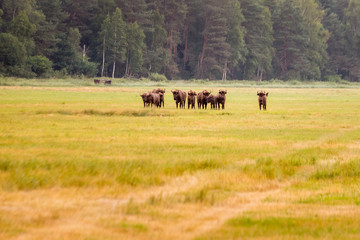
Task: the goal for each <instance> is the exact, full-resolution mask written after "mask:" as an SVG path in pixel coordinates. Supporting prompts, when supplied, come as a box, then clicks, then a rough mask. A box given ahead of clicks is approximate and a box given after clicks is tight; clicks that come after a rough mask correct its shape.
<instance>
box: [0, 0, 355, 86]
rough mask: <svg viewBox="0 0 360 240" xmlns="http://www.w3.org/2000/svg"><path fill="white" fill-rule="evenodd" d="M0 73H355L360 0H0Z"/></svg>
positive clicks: (326, 76) (305, 76)
mask: <svg viewBox="0 0 360 240" xmlns="http://www.w3.org/2000/svg"><path fill="white" fill-rule="evenodd" d="M0 7H1V10H0V15H1V19H0V29H1V33H0V74H1V75H3V76H17V77H53V76H64V75H77V76H81V75H84V76H89V77H93V76H102V77H113V78H114V77H137V78H138V77H149V76H150V75H151V74H163V75H165V76H166V77H167V78H168V79H223V80H226V79H256V80H258V81H261V80H268V79H274V78H276V79H282V80H288V79H298V80H333V79H337V78H339V79H340V78H341V79H347V80H350V81H359V80H360V29H359V28H360V1H358V0H131V1H129V0H0Z"/></svg>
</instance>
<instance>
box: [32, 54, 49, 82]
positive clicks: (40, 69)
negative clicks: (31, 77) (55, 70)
mask: <svg viewBox="0 0 360 240" xmlns="http://www.w3.org/2000/svg"><path fill="white" fill-rule="evenodd" d="M28 64H29V65H30V67H31V71H33V72H34V73H35V74H36V76H37V77H40V76H44V75H46V74H47V73H49V72H51V71H52V62H51V61H50V60H49V59H48V58H47V57H44V56H33V57H29V58H28Z"/></svg>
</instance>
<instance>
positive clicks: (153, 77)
mask: <svg viewBox="0 0 360 240" xmlns="http://www.w3.org/2000/svg"><path fill="white" fill-rule="evenodd" d="M149 79H150V81H154V82H166V81H167V78H166V76H165V75H163V74H159V73H151V74H150V76H149Z"/></svg>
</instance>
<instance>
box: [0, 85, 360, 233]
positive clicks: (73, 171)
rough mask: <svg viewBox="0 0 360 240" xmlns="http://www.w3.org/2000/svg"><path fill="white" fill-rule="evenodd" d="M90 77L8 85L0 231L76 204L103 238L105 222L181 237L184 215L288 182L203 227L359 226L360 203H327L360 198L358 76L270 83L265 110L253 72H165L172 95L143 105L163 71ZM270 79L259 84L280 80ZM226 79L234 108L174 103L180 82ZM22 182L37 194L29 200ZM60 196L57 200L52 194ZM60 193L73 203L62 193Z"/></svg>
mask: <svg viewBox="0 0 360 240" xmlns="http://www.w3.org/2000/svg"><path fill="white" fill-rule="evenodd" d="M11 81H15V80H14V79H13V80H11ZM21 81H25V80H21ZM29 81H30V82H31V81H32V80H29ZM74 81H77V80H74ZM84 81H88V84H89V85H88V86H86V85H83V86H84V87H79V85H76V84H77V83H75V82H74V85H72V87H69V88H67V87H39V88H30V87H1V89H0V119H1V121H0V193H1V195H0V196H1V197H0V200H1V201H3V202H4V206H5V207H4V208H0V214H1V215H0V229H5V228H6V229H8V230H6V231H5V232H4V231H3V232H1V231H0V238H4V239H7V238H10V237H12V236H15V237H19V236H20V235H21V234H22V233H23V232H26V233H29V234H30V235H31V234H34V233H33V232H37V231H36V230H37V229H38V228H44V229H46V228H47V227H48V225H47V224H49V222H50V223H53V222H54V221H56V222H62V221H63V223H64V222H65V223H68V222H71V221H72V218H71V217H69V216H72V214H75V213H76V214H77V215H76V222H82V223H84V224H85V223H86V224H87V223H89V222H91V223H92V224H93V226H99V228H101V231H100V230H99V228H96V227H95V228H94V229H96V231H95V230H89V231H90V232H91V233H93V234H95V235H94V236H99V237H98V238H99V239H104V238H106V236H109V235H107V234H109V232H111V234H110V235H111V237H109V239H117V238H126V239H139V238H140V239H141V238H142V239H149V238H158V239H174V238H177V239H182V237H184V238H187V237H188V236H185V235H183V234H187V233H188V231H190V230H188V231H185V230H184V229H181V228H176V224H180V226H182V224H184V225H186V222H190V223H191V221H196V218H193V217H192V216H193V215H195V214H197V213H198V212H201V211H206V210H209V209H210V210H211V209H213V208H214V209H215V210H216V209H217V208H224V209H225V208H227V207H234V209H241V208H243V207H246V204H249V206H252V205H251V203H252V201H253V200H254V199H252V198H251V196H256V193H257V192H260V193H262V192H264V193H266V192H267V191H270V190H272V189H276V188H280V186H283V185H286V186H287V187H286V188H281V189H280V190H281V191H279V195H274V196H272V195H271V196H269V197H268V198H266V199H264V200H261V201H257V202H258V204H259V207H256V208H254V209H251V211H252V213H251V212H250V213H249V212H248V211H244V212H243V214H239V216H232V217H231V220H229V221H228V222H227V223H225V224H224V225H222V224H221V222H220V223H219V224H220V225H216V226H215V227H214V228H215V229H218V230H209V233H204V234H200V236H199V238H200V239H234V238H235V239H236V238H242V237H243V238H247V239H252V238H258V239H260V238H267V239H271V238H274V239H276V237H277V236H280V238H285V239H303V238H307V239H314V238H320V239H323V238H330V239H335V238H336V239H350V238H358V237H359V235H360V233H359V231H358V228H357V227H356V226H355V223H351V222H350V219H352V217H354V218H353V219H355V220H356V219H357V218H356V216H353V215H351V214H350V213H349V212H341V214H339V215H338V216H337V217H338V218H337V219H338V220H339V222H335V220H334V219H335V217H334V216H335V215H334V214H333V213H332V212H330V213H329V212H327V213H326V214H328V215H326V214H325V213H324V212H326V210H324V209H322V208H321V206H322V205H326V206H335V205H341V206H342V207H343V208H349V209H350V208H352V207H354V206H358V204H359V202H358V201H357V200H356V199H357V198H358V196H359V188H358V185H357V184H356V183H357V182H358V180H359V174H360V165H359V155H360V148H359V143H360V137H359V136H360V126H359V123H358V122H359V121H358V119H359V113H358V111H356V109H357V108H358V105H359V104H358V99H359V97H360V93H359V91H358V90H357V89H351V88H348V89H339V88H336V89H330V88H326V89H323V88H312V89H310V88H309V89H302V88H283V87H282V88H271V89H270V90H269V92H270V94H269V98H268V110H267V111H259V109H258V103H257V96H256V90H257V89H258V88H257V87H259V86H260V85H257V83H256V84H254V85H252V86H251V87H250V88H246V87H244V86H246V85H241V84H242V83H234V85H230V83H229V85H227V84H228V83H219V82H209V84H207V82H206V83H205V85H204V83H199V82H197V81H194V82H192V83H188V82H176V84H175V83H174V82H171V81H169V82H166V83H161V84H164V85H161V86H166V89H167V91H166V94H165V108H161V109H155V108H153V109H151V108H144V107H143V104H142V101H141V98H140V96H139V94H141V93H142V92H144V91H149V90H151V89H152V88H154V87H153V86H152V85H151V84H153V83H149V84H143V85H141V84H142V83H141V82H140V81H139V82H134V85H131V84H129V85H130V86H127V87H119V86H121V84H122V83H121V82H118V83H117V82H116V81H115V82H114V85H115V86H117V87H103V86H96V87H95V86H94V87H89V86H91V79H88V80H84ZM33 83H34V84H35V83H36V84H39V85H38V86H45V85H46V86H51V84H49V83H46V82H45V83H41V81H40V82H36V81H34V82H33ZM135 83H136V84H139V87H136V86H135ZM61 84H62V83H61V81H60V85H61ZM117 84H118V85H117ZM177 84H179V85H177ZM236 84H238V85H236ZM261 84H262V83H261ZM264 84H265V83H264ZM269 84H270V85H266V84H265V85H263V86H261V89H264V88H263V87H266V89H265V90H267V89H268V88H270V87H274V86H275V85H271V83H269ZM274 84H275V83H274ZM14 85H16V84H14ZM29 85H31V84H29ZM29 85H28V86H29ZM54 86H56V84H55V83H54ZM63 86H65V85H63ZM75 86H77V87H75ZM154 86H155V85H154ZM157 86H159V85H157ZM157 86H156V87H157ZM219 86H221V87H226V88H227V90H228V95H227V100H226V101H227V102H226V108H225V110H211V109H207V110H200V109H195V110H191V109H176V107H175V103H174V101H173V98H172V94H171V93H170V90H171V89H173V88H179V89H183V90H188V89H190V88H191V89H193V90H195V91H200V90H202V89H204V88H207V89H209V90H212V91H213V93H214V92H216V91H217V90H218V88H219ZM319 86H320V85H318V86H316V87H319ZM255 87H256V88H255ZM351 87H355V88H357V85H356V84H354V85H351ZM74 189H75V190H74ZM163 191H164V192H163ZM54 192H55V193H56V194H58V192H61V194H64V195H65V197H63V198H64V199H62V200H61V194H60V193H59V194H58V195H56V194H55V193H54ZM38 193H39V194H38ZM239 193H244V194H245V196H244V197H243V198H241V197H239V196H238V194H239ZM247 193H249V196H250V197H246V194H247ZM83 194H84V195H83ZM252 194H253V195H252ZM54 195H55V197H54ZM3 196H4V197H3ZM24 196H26V197H28V199H30V200H28V201H31V200H32V198H33V197H34V196H36V197H37V198H38V199H35V200H34V201H31V203H30V202H28V201H26V200H25V198H24ZM29 196H31V197H30V198H29ZM50 196H53V198H52V199H53V200H48V201H49V202H46V201H45V200H44V199H48V198H49V197H50ZM95 196H96V197H95ZM129 196H130V197H131V199H133V200H131V199H130V200H129ZM137 196H138V197H139V196H140V197H139V198H141V197H142V198H141V199H138V198H136V197H137ZM234 196H235V197H234ZM240 196H241V195H240ZM58 197H59V199H58ZM110 197H111V198H114V199H115V200H114V201H113V200H112V199H108V198H110ZM94 198H96V199H95V200H94ZM97 198H99V199H97ZM232 198H234V199H235V200H234V199H232ZM49 199H50V198H49ZM54 199H57V200H56V201H55V200H54ZM70 199H71V201H70ZM77 199H81V201H80V200H79V201H80V202H76V201H77ZM119 199H120V200H124V199H125V200H126V201H125V200H124V201H123V202H124V203H125V204H123V205H121V204H120V203H118V202H121V201H120V200H119ZM43 200H44V201H45V202H42V201H43ZM255 200H256V199H255ZM61 201H64V202H69V204H72V203H71V202H72V201H74V202H75V203H74V205H71V206H70V207H65V205H66V204H62V202H61ZM98 201H99V202H100V203H99V204H98V205H97V203H98ZM101 201H104V202H107V201H108V202H110V203H112V204H111V205H106V204H102V202H101ZM40 202H41V204H40ZM58 202H60V205H61V206H60V207H59V205H57V204H58ZM12 204H13V205H14V206H16V208H12V207H11V206H13V205H12ZM20 205H23V206H26V207H25V208H20V207H19V206H20ZM118 205H119V206H118ZM120 205H121V206H120ZM228 205H229V206H228ZM55 206H56V207H55ZM66 206H67V205H66ZM79 206H86V207H83V208H79ZM33 208H34V209H37V211H38V212H42V211H45V210H46V208H49V210H48V211H49V212H48V215H46V216H43V215H41V214H40V213H36V214H35V213H32V212H30V213H29V211H30V210H31V209H33ZM9 209H10V210H9ZM13 209H17V210H13ZM24 209H26V210H24ZM90 209H91V210H90ZM245 209H246V208H245ZM309 209H310V210H309ZM335 210H337V211H339V210H338V209H335ZM335 210H334V211H335ZM62 212H66V214H65V213H64V215H63V213H62ZM215 212H216V211H215ZM224 212H227V213H229V212H231V211H230V210H228V209H227V210H226V211H224ZM210 213H211V211H210ZM312 213H314V214H312ZM26 214H29V216H31V217H29V219H45V220H42V221H43V222H41V221H40V223H39V224H37V225H36V226H35V225H31V224H29V222H31V221H30V220H29V219H27V218H26V219H25V218H24V219H22V218H19V215H26ZM315 214H317V215H315ZM65 215H66V216H65ZM98 215H101V216H98ZM2 216H7V218H4V217H2ZM51 216H54V217H51ZM200 216H201V214H200ZM204 216H208V215H206V214H204ZM327 216H330V217H327ZM212 217H214V218H216V217H217V216H212ZM54 219H55V220H54ZM74 219H75V218H74ZM183 220H184V221H185V222H184V223H183V222H182V221H183ZM74 221H75V220H74ZM204 221H206V219H205V220H204ZM214 222H216V221H214ZM71 223H72V224H73V223H74V222H71ZM196 224H201V223H199V222H197V223H196ZM196 224H194V226H197V225H196ZM189 225H191V224H189ZM60 226H62V225H60ZM171 226H175V227H174V228H172V229H173V230H171V232H170V233H169V232H167V230H166V229H168V228H169V227H171ZM329 226H331V227H330V228H329ZM29 229H31V230H32V231H33V232H31V231H30V230H29ZM66 229H67V228H65V227H60V228H59V229H57V231H59V234H60V235H59V236H61V237H62V238H67V237H69V239H76V237H78V238H79V236H80V238H82V239H85V238H86V237H88V236H89V235H86V234H90V233H85V232H84V230H78V232H77V234H78V235H77V234H75V235H71V234H68V232H64V231H66ZM79 229H83V226H82V225H79ZM174 229H175V230H174ZM194 229H195V230H196V227H194ZM199 229H200V228H199ZM341 229H343V231H342V230H341ZM67 230H68V229H67ZM195 230H194V231H195ZM92 231H95V232H92ZM45 232H46V231H45ZM53 232H54V231H53ZM41 233H42V232H41V231H40V232H39V234H41ZM67 234H68V235H67ZM45 235H46V234H45ZM45 235H44V236H45ZM44 236H43V237H44ZM74 236H75V237H74ZM61 237H60V238H61ZM192 237H195V236H192Z"/></svg>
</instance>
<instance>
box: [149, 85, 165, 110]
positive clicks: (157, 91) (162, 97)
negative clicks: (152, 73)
mask: <svg viewBox="0 0 360 240" xmlns="http://www.w3.org/2000/svg"><path fill="white" fill-rule="evenodd" d="M152 92H153V93H162V94H161V95H160V104H161V103H162V105H163V107H165V103H164V95H165V89H161V88H158V89H153V90H152Z"/></svg>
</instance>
